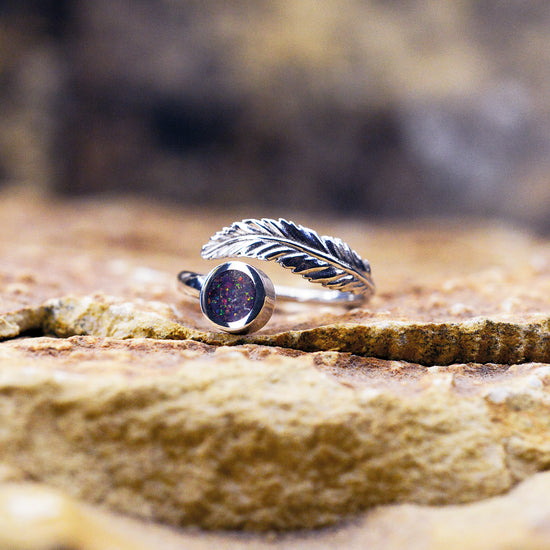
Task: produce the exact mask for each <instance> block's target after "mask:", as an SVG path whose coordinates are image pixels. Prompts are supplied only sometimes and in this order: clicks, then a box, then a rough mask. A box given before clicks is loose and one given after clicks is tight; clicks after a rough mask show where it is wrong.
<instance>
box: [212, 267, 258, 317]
mask: <svg viewBox="0 0 550 550" xmlns="http://www.w3.org/2000/svg"><path fill="white" fill-rule="evenodd" d="M205 293H206V296H205V298H206V300H205V307H206V312H205V313H206V314H207V316H208V318H209V319H211V320H212V321H214V322H215V323H217V324H221V325H224V324H228V323H233V322H235V321H240V320H241V319H244V318H245V317H246V316H247V315H248V314H249V313H250V312H251V311H252V308H253V306H254V299H255V298H256V288H255V286H254V282H253V281H252V279H251V278H250V277H249V276H248V275H246V274H245V273H242V272H241V271H237V270H236V269H229V270H227V271H222V272H221V273H219V274H217V275H215V276H214V277H213V278H212V279H210V281H209V283H208V288H206V290H205Z"/></svg>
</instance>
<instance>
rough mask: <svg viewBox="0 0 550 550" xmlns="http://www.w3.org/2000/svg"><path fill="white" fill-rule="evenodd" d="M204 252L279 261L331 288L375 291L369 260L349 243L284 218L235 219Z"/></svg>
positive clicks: (206, 255) (209, 255) (208, 256)
mask: <svg viewBox="0 0 550 550" xmlns="http://www.w3.org/2000/svg"><path fill="white" fill-rule="evenodd" d="M201 254H202V257H203V258H205V259H219V258H231V257H235V256H246V257H248V258H258V259H260V260H268V261H276V262H277V263H279V264H280V265H282V266H283V267H285V268H287V269H290V270H292V272H293V273H297V274H299V275H301V276H302V277H304V278H305V279H308V280H309V281H311V282H312V283H319V284H321V285H323V286H325V287H328V288H330V289H332V290H339V291H341V292H350V293H353V294H372V293H373V292H374V283H373V282H372V279H371V276H370V265H369V263H368V262H367V261H366V260H363V259H362V258H361V257H360V256H359V254H357V252H355V251H354V250H352V249H351V248H350V247H349V245H347V244H346V243H345V242H344V241H342V240H341V239H338V238H334V237H328V236H319V235H318V234H317V233H316V232H315V231H313V230H312V229H308V228H307V227H303V226H302V225H297V224H295V223H293V222H289V221H287V220H285V219H282V218H280V219H278V220H274V219H269V218H262V219H261V220H254V219H247V220H243V221H241V222H235V223H233V224H232V225H231V226H230V227H224V228H223V229H222V230H221V231H218V232H217V233H216V234H215V235H213V236H212V237H211V238H210V240H209V242H208V243H207V244H205V245H204V246H203V248H202V252H201Z"/></svg>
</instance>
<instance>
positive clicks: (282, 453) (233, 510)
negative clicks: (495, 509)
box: [0, 195, 550, 548]
mask: <svg viewBox="0 0 550 550" xmlns="http://www.w3.org/2000/svg"><path fill="white" fill-rule="evenodd" d="M23 205H24V208H23V207H22V206H23ZM225 216H227V220H225V219H223V220H222V219H221V218H222V216H220V215H217V214H215V213H214V214H205V215H204V216H202V217H200V218H197V217H194V216H193V215H192V214H190V213H187V212H178V213H176V212H174V211H170V210H167V209H160V208H157V207H151V206H149V205H148V206H146V205H143V204H126V205H117V204H116V203H111V204H105V205H102V204H99V203H81V204H78V203H71V204H59V205H50V204H43V203H41V202H39V201H36V200H33V199H32V197H17V196H14V195H12V196H10V195H6V196H5V197H4V200H2V201H0V219H1V220H2V224H3V225H4V227H3V239H2V242H1V243H0V254H1V257H2V262H1V263H0V283H1V286H0V288H1V298H2V300H1V302H0V322H1V323H2V324H1V325H0V328H1V330H2V331H3V332H2V336H3V338H4V342H2V343H1V344H0V417H1V420H2V430H0V457H1V462H2V464H1V465H0V476H1V479H3V480H6V481H10V480H12V481H21V480H25V479H32V480H39V481H43V482H46V483H48V484H50V485H52V486H54V487H57V488H60V489H62V490H63V491H64V492H66V493H68V494H70V495H72V496H73V497H79V498H82V499H84V500H86V501H88V502H94V503H98V504H101V505H102V506H103V507H108V508H110V509H112V510H117V511H119V512H124V513H128V514H130V515H133V516H137V517H140V518H147V519H154V520H158V521H162V522H165V523H169V524H172V525H179V526H181V525H200V526H203V527H209V528H252V529H262V530H263V529H289V528H299V527H314V526H321V525H326V524H332V523H335V522H338V521H339V520H342V519H345V518H351V517H356V516H357V514H359V513H361V512H362V511H364V510H367V509H369V508H371V507H372V506H377V505H384V504H388V503H416V504H423V505H428V504H438V505H442V504H447V505H449V504H457V503H465V502H472V501H477V500H480V499H484V498H487V497H491V496H494V495H498V494H502V493H505V492H506V491H508V490H510V489H512V488H513V487H514V485H515V484H517V483H518V482H520V481H522V480H524V479H526V478H528V477H529V476H531V475H533V474H536V472H539V471H541V470H545V469H547V468H548V465H549V464H550V437H549V435H548V434H549V433H550V413H549V411H550V408H549V407H548V404H549V403H548V402H549V399H550V396H549V392H548V385H549V384H550V365H549V364H548V340H549V338H548V332H549V331H548V315H549V311H550V304H549V302H550V292H549V289H550V246H549V244H548V243H547V242H546V241H538V240H536V239H535V238H533V237H530V236H528V235H526V234H522V233H520V232H517V231H513V230H511V229H506V228H502V227H498V226H491V225H486V226H472V227H467V226H463V227H460V226H458V225H453V224H449V225H448V226H444V225H441V224H440V225H434V226H432V227H429V226H425V227H404V226H403V227H393V228H384V227H381V226H364V225H360V224H357V225H346V224H343V223H340V224H338V223H334V224H333V225H332V226H331V227H328V226H325V227H323V225H322V224H321V225H319V224H316V223H315V221H313V222H311V221H310V220H303V219H298V221H300V222H302V223H306V224H310V225H312V226H313V227H316V228H319V230H320V231H321V232H322V233H329V234H334V235H338V236H341V237H343V238H344V239H345V240H347V241H349V242H350V243H351V244H352V246H353V247H354V248H356V249H357V250H358V251H359V252H360V253H361V254H363V255H365V256H367V257H368V258H369V260H370V261H371V262H372V265H373V272H374V277H375V281H376V283H377V287H378V291H379V292H378V294H377V295H376V296H375V298H374V299H373V301H372V302H371V303H370V304H368V306H366V307H364V308H361V309H355V310H351V311H345V310H342V311H333V310H329V309H326V308H321V309H320V310H315V309H312V308H311V307H305V306H302V305H300V306H298V305H293V306H290V305H289V306H284V307H283V306H282V305H279V306H277V309H276V314H275V315H274V318H273V319H272V321H271V322H270V323H269V324H268V325H267V326H266V327H265V329H263V330H262V331H260V332H259V333H257V334H255V335H249V336H237V337H236V336H230V335H222V334H218V333H214V332H211V331H210V329H209V327H208V324H207V323H206V322H205V321H204V319H203V318H202V315H201V314H200V310H199V308H198V304H196V303H194V302H191V301H187V299H186V298H184V297H182V296H180V295H179V294H178V293H177V292H176V290H175V274H176V273H177V272H178V271H179V270H180V269H182V268H189V269H196V270H203V269H208V264H207V263H206V262H201V261H200V260H199V258H198V256H199V254H198V251H199V248H200V244H201V243H202V242H204V241H205V240H206V238H207V237H208V236H209V235H210V234H211V233H212V232H213V231H214V230H216V229H218V228H219V227H220V225H222V224H224V223H229V222H231V221H232V220H233V219H236V218H238V217H239V216H238V215H235V216H233V215H229V214H227V215H225V214H224V216H223V217H225ZM288 217H294V216H288ZM182 236H184V237H185V238H182ZM264 267H265V269H266V270H267V271H269V272H270V273H271V274H272V275H273V278H274V279H275V280H276V281H284V282H286V283H290V282H295V283H299V281H294V279H295V277H293V276H292V274H289V273H288V272H285V271H283V270H281V269H280V268H279V267H278V266H262V268H264ZM44 333H45V334H47V335H49V336H47V335H44ZM51 336H57V337H51ZM375 336H376V338H375ZM224 344H231V345H230V346H228V345H224ZM535 361H536V362H535ZM545 362H546V363H545ZM506 498H508V497H506ZM509 498H510V499H511V500H510V501H506V502H514V500H513V497H512V496H510V497H509ZM480 506H481V504H480ZM487 506H489V504H488V505H487ZM510 506H513V504H511V505H510ZM466 509H469V508H456V509H449V510H455V512H456V514H457V517H458V516H459V515H460V513H462V512H460V510H466ZM543 509H544V507H543ZM384 510H386V509H384ZM392 510H397V511H396V512H391V511H392ZM411 510H412V511H414V513H415V514H416V513H417V511H418V513H419V514H420V515H421V514H422V513H424V512H422V510H431V509H424V508H418V509H417V508H414V507H413V508H410V507H404V508H403V507H401V508H400V507H397V508H395V509H394V508H388V509H387V510H386V511H384V512H383V513H382V512H380V514H382V515H381V516H380V517H381V518H382V519H381V520H380V521H381V522H382V523H380V525H384V523H383V522H384V521H386V520H385V519H384V518H386V517H388V518H391V517H393V516H391V514H392V513H396V514H403V516H400V517H406V515H407V514H409V513H412V512H411ZM455 512H449V514H452V515H453V517H454V514H455ZM378 513H379V512H375V513H373V514H369V516H368V518H367V520H365V521H374V520H373V519H372V518H375V519H376V518H377V517H378V516H377V514H378ZM386 513H387V514H389V515H388V516H386V515H384V514H386ZM426 513H427V514H428V513H429V514H432V513H433V516H432V515H430V518H432V517H433V518H437V517H439V516H438V515H437V512H435V511H433V510H431V511H429V512H428V511H427V512H426ZM464 513H465V514H466V515H467V513H466V512H464ZM488 513H489V512H488ZM541 513H542V512H541ZM441 517H442V518H443V517H446V516H444V515H443V516H441ZM361 521H362V520H361ZM388 521H389V522H391V521H392V520H391V519H389V520H388ZM427 521H428V520H427ZM430 521H432V520H431V519H430ZM433 521H434V524H433V525H434V527H433V528H434V529H438V528H439V527H441V525H440V524H439V523H438V520H437V519H433ZM457 521H458V520H457ZM377 525H378V524H377ZM408 525H410V526H412V525H414V522H413V521H411V523H409V524H408ZM517 525H518V529H519V531H518V532H521V533H523V534H522V535H521V536H523V535H525V536H527V534H528V532H529V529H527V528H526V530H525V531H521V529H520V527H521V526H519V524H517ZM442 528H443V527H442ZM458 530H459V528H458V527H457V532H458ZM361 533H362V534H361V535H357V536H358V537H359V536H361V537H363V536H366V535H364V532H363V531H361ZM430 533H431V531H430ZM426 536H428V535H426ZM430 536H432V534H430ZM518 536H520V535H518ZM365 540H369V539H368V538H366V539H365ZM533 540H534V539H533ZM241 542H243V541H241ZM243 543H244V542H243ZM266 544H267V542H266ZM434 544H435V543H434ZM436 547H437V546H434V548H436ZM526 547H527V546H526Z"/></svg>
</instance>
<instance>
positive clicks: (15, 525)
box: [0, 473, 550, 550]
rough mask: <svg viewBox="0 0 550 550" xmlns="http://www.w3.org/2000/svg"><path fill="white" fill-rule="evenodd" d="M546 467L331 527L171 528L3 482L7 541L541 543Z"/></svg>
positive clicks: (176, 549) (0, 492)
mask: <svg viewBox="0 0 550 550" xmlns="http://www.w3.org/2000/svg"><path fill="white" fill-rule="evenodd" d="M549 489H550V476H549V474H548V473H541V474H537V475H535V476H533V477H532V478H531V479H530V480H528V481H526V482H524V483H522V484H521V485H520V486H518V487H517V488H516V489H514V490H512V491H511V492H510V493H509V494H507V495H504V496H500V497H495V498H491V499H487V500H485V501H483V502H479V503H473V504H467V505H460V506H447V507H441V506H422V505H413V504H402V505H398V506H381V507H378V508H377V509H376V510H374V511H372V512H370V513H368V514H366V515H364V516H362V517H360V518H356V519H355V520H354V521H352V522H348V523H347V524H344V525H340V526H338V527H333V528H330V529H324V530H316V531H312V532H303V531H302V532H298V533H287V534H281V533H279V534H277V535H275V534H273V533H271V534H267V535H263V534H258V533H255V534H250V533H246V534H243V533H235V532H232V533H229V532H225V533H219V532H217V533H216V532H213V533H212V532H211V533H206V532H198V531H189V530H178V531H175V530H172V529H168V528H166V527H161V526H158V525H154V524H151V523H144V522H139V521H136V520H135V519H130V518H124V517H121V516H118V515H115V514H112V513H106V512H104V511H102V510H98V509H95V508H93V507H91V506H84V505H82V504H80V503H78V502H75V501H74V500H73V499H70V498H68V497H66V496H64V495H63V494H62V493H60V492H59V491H52V490H51V489H48V488H46V487H43V486H36V485H25V484H17V485H0V510H1V511H2V514H1V518H0V523H1V525H2V530H1V531H0V549H1V550H38V549H42V548H44V549H45V548H53V547H56V545H59V544H60V541H62V542H63V545H64V546H63V548H69V549H71V550H94V549H96V548H97V549H101V550H104V549H105V548H112V549H114V550H122V549H126V548H138V549H141V548H144V549H145V548H159V547H160V548H169V549H170V550H206V549H208V548H224V549H226V550H249V549H259V550H277V549H280V548H284V549H286V550H298V549H300V550H310V549H311V550H313V549H315V550H317V549H319V548H323V549H324V548H327V549H328V548H335V547H342V548H347V549H349V550H360V549H363V548H365V547H366V546H368V548H372V549H373V550H393V549H395V550H397V549H399V548H405V547H406V548H411V549H412V550H416V549H419V550H420V549H422V550H446V549H451V550H452V549H454V548H464V547H465V546H467V547H468V548H471V549H472V550H502V549H512V548H522V549H525V550H539V549H543V548H547V547H548V544H549V542H550V537H549V535H548V529H547V526H548V524H549V521H550V511H549V509H548V504H547V494H548V490H549Z"/></svg>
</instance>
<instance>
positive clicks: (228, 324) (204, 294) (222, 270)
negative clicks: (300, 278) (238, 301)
mask: <svg viewBox="0 0 550 550" xmlns="http://www.w3.org/2000/svg"><path fill="white" fill-rule="evenodd" d="M230 271H236V272H238V273H240V274H242V275H243V276H244V277H245V278H247V279H249V281H250V282H251V283H252V285H253V288H254V291H255V292H254V297H253V302H252V305H251V307H250V308H248V307H246V308H245V310H248V311H247V312H246V313H245V315H244V316H243V317H241V318H239V319H237V320H234V321H228V320H223V319H220V315H219V314H217V313H216V312H214V311H213V310H212V306H211V305H210V304H209V300H208V298H209V296H210V295H211V292H213V287H214V285H215V284H216V283H218V282H219V281H220V279H221V278H222V277H223V275H224V274H226V273H228V272H230ZM200 304H201V309H202V312H203V313H204V315H205V316H206V317H207V318H208V320H209V321H210V322H211V323H212V324H213V325H215V326H216V327H217V328H219V329H221V330H224V331H225V332H230V333H232V334H246V333H248V332H255V331H257V330H259V329H260V328H262V327H263V326H264V325H265V324H266V323H267V322H268V321H269V319H270V318H271V315H272V313H273V309H274V307H275V289H274V287H273V283H272V282H271V279H270V278H269V277H268V276H267V275H266V274H265V273H264V272H263V271H261V270H260V269H257V268H255V267H252V266H250V265H248V264H245V263H243V262H238V261H233V262H227V263H224V264H221V265H219V266H217V267H215V268H214V269H213V270H212V271H210V273H208V275H207V276H206V279H205V280H204V284H203V285H202V288H201V291H200Z"/></svg>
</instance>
